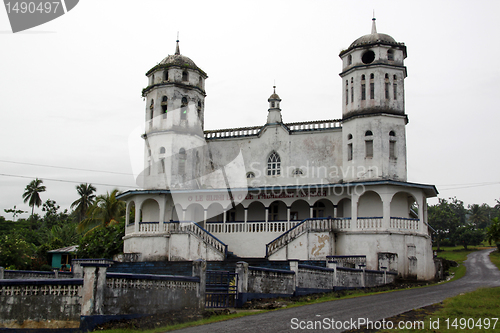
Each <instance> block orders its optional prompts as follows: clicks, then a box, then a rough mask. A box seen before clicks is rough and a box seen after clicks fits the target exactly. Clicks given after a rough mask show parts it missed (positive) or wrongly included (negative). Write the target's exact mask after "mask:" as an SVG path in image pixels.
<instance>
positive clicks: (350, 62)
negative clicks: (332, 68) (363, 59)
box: [347, 54, 352, 66]
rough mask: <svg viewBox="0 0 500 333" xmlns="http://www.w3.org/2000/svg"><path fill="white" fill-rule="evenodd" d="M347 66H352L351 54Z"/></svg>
mask: <svg viewBox="0 0 500 333" xmlns="http://www.w3.org/2000/svg"><path fill="white" fill-rule="evenodd" d="M347 65H348V66H349V65H352V55H350V54H349V55H348V56H347Z"/></svg>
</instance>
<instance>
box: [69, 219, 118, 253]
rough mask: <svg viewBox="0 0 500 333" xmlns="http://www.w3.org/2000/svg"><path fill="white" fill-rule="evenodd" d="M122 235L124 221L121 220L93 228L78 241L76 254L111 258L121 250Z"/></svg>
mask: <svg viewBox="0 0 500 333" xmlns="http://www.w3.org/2000/svg"><path fill="white" fill-rule="evenodd" d="M124 235H125V223H123V222H121V223H118V224H114V225H108V226H107V227H101V228H96V229H93V230H91V231H89V232H88V233H87V234H85V236H84V237H83V238H82V240H81V241H80V243H79V246H78V252H77V256H78V257H79V258H107V259H112V258H113V256H114V255H115V254H119V253H122V252H123V239H122V238H123V236H124Z"/></svg>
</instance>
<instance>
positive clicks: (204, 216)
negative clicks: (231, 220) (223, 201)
mask: <svg viewBox="0 0 500 333" xmlns="http://www.w3.org/2000/svg"><path fill="white" fill-rule="evenodd" d="M207 217H208V209H207V208H204V209H203V228H205V229H207Z"/></svg>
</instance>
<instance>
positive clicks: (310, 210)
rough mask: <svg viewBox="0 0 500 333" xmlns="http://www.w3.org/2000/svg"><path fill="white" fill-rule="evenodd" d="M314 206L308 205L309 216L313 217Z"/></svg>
mask: <svg viewBox="0 0 500 333" xmlns="http://www.w3.org/2000/svg"><path fill="white" fill-rule="evenodd" d="M313 211H314V206H309V218H311V219H312V218H313Z"/></svg>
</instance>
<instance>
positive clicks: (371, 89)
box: [370, 73, 375, 99]
mask: <svg viewBox="0 0 500 333" xmlns="http://www.w3.org/2000/svg"><path fill="white" fill-rule="evenodd" d="M374 79H375V75H374V74H373V73H371V74H370V99H375V82H374Z"/></svg>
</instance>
